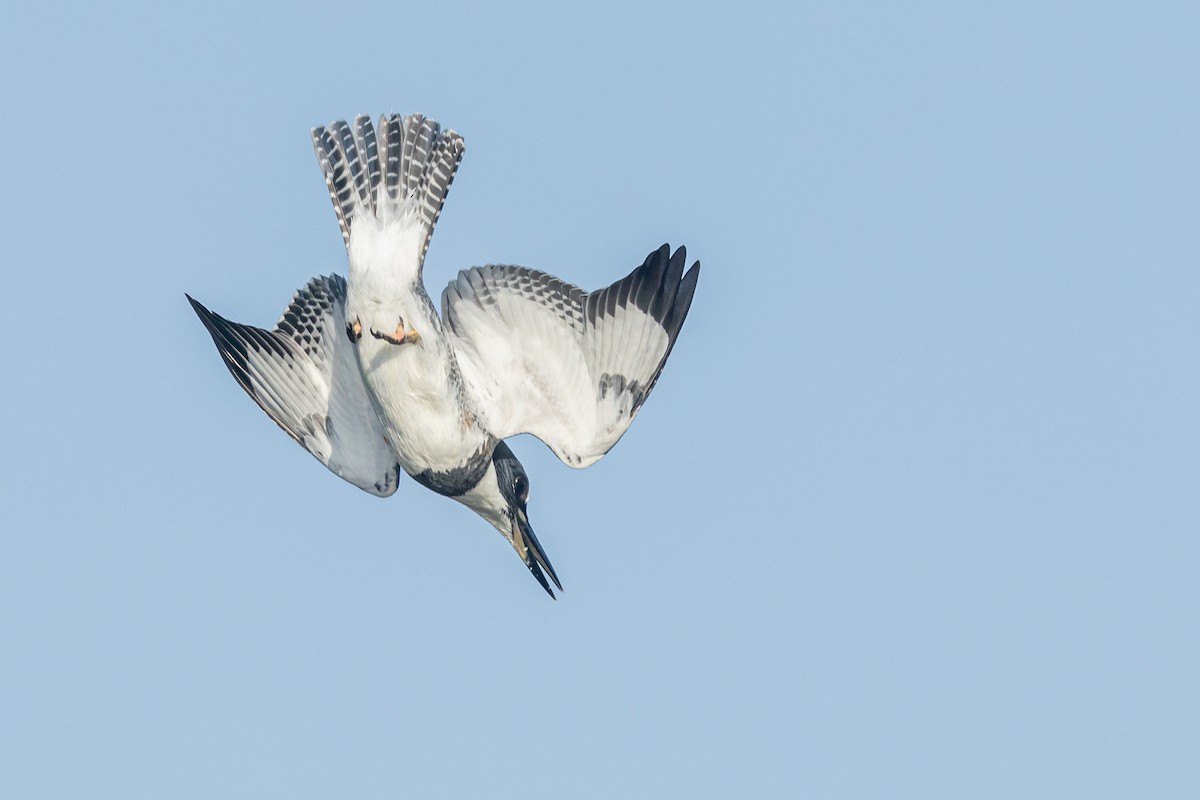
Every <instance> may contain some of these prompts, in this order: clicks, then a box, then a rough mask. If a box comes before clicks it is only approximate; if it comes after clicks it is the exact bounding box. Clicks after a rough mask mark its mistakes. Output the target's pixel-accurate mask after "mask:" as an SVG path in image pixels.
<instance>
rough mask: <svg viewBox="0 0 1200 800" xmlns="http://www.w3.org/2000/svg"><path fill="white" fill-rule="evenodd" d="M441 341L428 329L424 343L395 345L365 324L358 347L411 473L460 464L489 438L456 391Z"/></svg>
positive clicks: (387, 431) (387, 427) (387, 429)
mask: <svg viewBox="0 0 1200 800" xmlns="http://www.w3.org/2000/svg"><path fill="white" fill-rule="evenodd" d="M414 327H417V326H416V325H415V324H414ZM376 330H378V328H376ZM418 330H419V328H418ZM390 332H391V331H389V333H390ZM436 337H437V334H436V333H435V332H433V331H429V332H428V333H427V334H424V335H423V337H422V339H421V341H420V343H419V344H413V343H405V344H402V345H395V344H391V343H390V342H386V341H383V340H380V339H376V338H374V337H373V336H372V335H371V333H370V330H369V329H368V327H367V326H366V325H365V324H364V326H363V337H362V339H361V340H360V341H359V343H358V347H359V350H358V353H359V362H360V363H361V364H362V367H363V370H364V373H365V375H366V384H367V389H368V391H369V392H370V394H371V399H372V401H373V402H374V403H375V407H376V410H377V411H378V413H379V418H380V421H381V422H382V423H383V429H384V436H385V437H386V438H387V441H388V444H389V445H390V446H391V448H392V450H393V451H394V452H395V454H396V458H397V460H398V461H399V462H400V466H401V467H403V468H404V470H405V472H408V473H409V474H410V475H414V474H417V473H419V472H422V471H424V470H426V469H431V470H433V471H435V472H439V471H443V470H447V469H451V468H453V467H456V466H459V465H461V464H462V463H463V462H464V461H466V459H467V458H468V457H469V456H471V455H473V454H474V453H475V452H477V451H478V450H479V448H480V447H481V446H482V445H483V443H484V438H485V437H484V435H483V434H482V431H480V429H479V426H478V425H476V424H475V420H474V416H473V415H472V414H470V413H469V412H468V411H467V410H466V409H464V408H463V407H462V406H461V404H460V401H459V398H458V396H457V394H456V393H455V391H454V390H453V388H452V387H453V384H452V383H451V376H450V361H449V358H448V356H447V354H446V353H445V351H444V349H443V346H440V345H441V343H440V342H439V341H438V340H437V338H436Z"/></svg>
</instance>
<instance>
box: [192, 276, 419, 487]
mask: <svg viewBox="0 0 1200 800" xmlns="http://www.w3.org/2000/svg"><path fill="white" fill-rule="evenodd" d="M188 300H189V301H191V304H192V308H193V309H195V311H196V314H197V315H198V316H199V317H200V320H201V321H202V322H203V323H204V326H205V327H206V328H207V329H208V332H209V334H210V335H211V336H212V338H213V342H214V343H215V344H216V346H217V350H219V351H220V353H221V357H222V358H223V359H224V361H225V366H227V367H228V368H229V371H230V372H231V373H232V374H233V377H234V378H235V379H236V380H237V382H238V384H239V385H241V387H242V388H243V389H245V391H246V394H248V395H250V397H251V398H252V399H253V400H254V402H256V403H258V405H259V407H260V408H262V410H263V411H265V412H266V413H267V415H268V416H269V417H271V419H273V420H274V421H275V422H276V423H277V424H278V425H279V427H280V428H283V430H284V431H285V432H286V433H287V434H288V435H289V436H291V437H292V438H293V439H295V440H296V441H297V442H299V443H300V445H301V446H302V447H304V449H306V450H308V451H309V452H310V453H312V454H313V456H315V457H316V459H317V460H318V461H320V462H321V463H322V464H324V465H325V466H326V467H328V468H329V469H330V470H331V471H332V472H333V473H334V474H336V475H338V476H339V477H341V478H344V479H345V480H347V481H349V482H350V483H352V484H354V485H355V486H357V487H359V488H360V489H363V490H364V491H367V492H370V493H372V494H375V495H379V496H380V497H387V496H389V495H391V494H392V493H393V492H395V491H396V487H397V485H398V482H399V474H400V467H399V465H398V464H397V462H396V457H395V456H394V455H393V454H392V452H391V449H390V448H389V447H388V446H387V443H386V442H385V441H384V438H383V428H382V426H381V425H380V423H379V418H378V417H377V416H376V414H375V409H374V408H373V407H372V406H371V402H370V399H369V398H368V397H367V391H366V387H365V386H364V385H363V381H362V376H361V373H360V372H359V368H358V363H357V361H356V360H355V356H354V351H353V349H352V347H351V345H350V342H349V341H348V340H347V338H346V333H345V329H346V316H345V302H346V282H345V281H344V280H342V278H340V277H338V276H336V275H330V276H329V277H327V278H315V279H313V280H312V281H311V282H309V284H308V285H307V286H305V287H304V288H303V289H301V290H300V291H299V292H297V293H296V296H295V297H294V298H293V299H292V302H291V304H290V305H289V306H288V308H287V310H286V311H284V313H283V317H282V318H281V319H280V320H279V324H278V325H276V326H275V329H274V330H272V331H267V330H263V329H262V328H255V327H252V326H250V325H240V324H238V323H236V322H230V321H229V320H227V319H225V318H224V317H221V316H219V315H217V314H214V313H213V312H211V311H209V310H208V309H207V308H205V307H204V306H203V305H201V304H200V303H198V302H196V301H195V300H193V299H192V298H191V297H188Z"/></svg>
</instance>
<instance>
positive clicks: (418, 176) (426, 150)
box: [312, 114, 466, 260]
mask: <svg viewBox="0 0 1200 800" xmlns="http://www.w3.org/2000/svg"><path fill="white" fill-rule="evenodd" d="M312 139H313V149H314V150H315V151H316V154H317V161H318V162H319V163H320V166H321V172H322V173H323V174H324V175H325V183H326V186H327V187H328V188H329V196H330V199H331V200H333V208H334V212H335V213H336V214H337V219H338V227H340V228H341V231H342V238H343V239H344V240H345V242H346V245H347V246H349V245H350V231H351V227H352V226H353V224H354V220H355V219H356V218H359V217H361V216H363V215H370V216H372V217H376V218H379V219H387V218H391V217H393V216H395V215H396V214H397V213H398V211H399V210H400V209H401V208H403V207H404V205H405V204H406V203H410V202H411V203H412V207H413V210H414V211H415V212H416V213H417V214H419V215H420V218H421V221H422V222H423V223H424V227H425V230H426V234H425V240H424V243H423V244H422V247H421V254H420V258H421V259H422V260H424V258H425V252H426V251H427V250H428V249H429V239H430V237H432V236H433V229H434V226H436V225H437V221H438V217H439V216H440V215H441V213H442V206H443V205H444V204H445V202H446V195H447V193H448V192H449V191H450V184H451V183H453V182H454V175H455V173H456V172H457V171H458V166H459V164H460V163H462V157H463V153H464V151H465V149H466V144H465V143H464V142H463V138H462V137H461V136H459V135H458V133H456V132H455V131H453V130H449V129H447V130H443V129H442V127H441V126H440V125H439V124H438V123H437V122H435V121H434V120H432V119H429V118H428V117H424V116H422V115H421V114H412V115H410V116H407V117H401V116H400V115H399V114H392V115H391V116H390V117H389V116H381V117H380V118H379V127H378V134H376V128H375V127H373V126H372V125H371V119H370V117H368V116H366V115H359V116H358V117H356V118H355V120H354V124H353V127H351V125H350V123H347V122H345V121H337V122H332V123H330V124H329V125H328V126H322V127H317V128H313V131H312ZM381 159H382V163H381ZM385 206H386V207H385Z"/></svg>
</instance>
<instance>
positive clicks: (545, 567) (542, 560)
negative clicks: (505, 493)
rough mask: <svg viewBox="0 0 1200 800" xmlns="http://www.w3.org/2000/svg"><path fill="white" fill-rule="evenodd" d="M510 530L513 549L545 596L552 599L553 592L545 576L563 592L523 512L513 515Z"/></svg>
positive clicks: (519, 511) (518, 511)
mask: <svg viewBox="0 0 1200 800" xmlns="http://www.w3.org/2000/svg"><path fill="white" fill-rule="evenodd" d="M512 530H513V536H512V545H513V549H514V550H516V551H517V555H519V556H520V557H521V560H522V561H524V562H525V566H527V567H529V571H530V572H532V573H533V577H535V578H537V582H538V583H540V584H541V585H542V588H543V589H545V590H546V594H548V595H550V597H552V598H554V590H553V589H551V588H550V584H549V583H548V582H547V581H546V576H547V575H549V576H550V580H552V581H554V585H555V586H557V587H558V590H559V591H560V592H561V591H562V590H563V588H562V584H561V583H559V582H558V576H557V575H555V574H554V567H552V566H550V559H548V558H546V551H545V550H543V549H542V545H541V543H539V542H538V540H537V537H536V536H534V535H533V528H531V527H530V525H529V519H528V517H526V516H525V512H524V511H522V510H520V509H518V510H517V511H516V513H514V514H513V526H512ZM554 599H557V598H554Z"/></svg>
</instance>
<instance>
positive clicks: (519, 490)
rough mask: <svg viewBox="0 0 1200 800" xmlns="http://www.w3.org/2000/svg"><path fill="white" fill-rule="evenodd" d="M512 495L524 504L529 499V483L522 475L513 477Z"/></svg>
mask: <svg viewBox="0 0 1200 800" xmlns="http://www.w3.org/2000/svg"><path fill="white" fill-rule="evenodd" d="M513 494H515V495H516V496H517V498H518V499H519V500H520V501H521V502H522V503H524V502H525V501H526V500H527V499H528V498H529V481H528V480H526V478H525V476H524V475H515V476H513Z"/></svg>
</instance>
